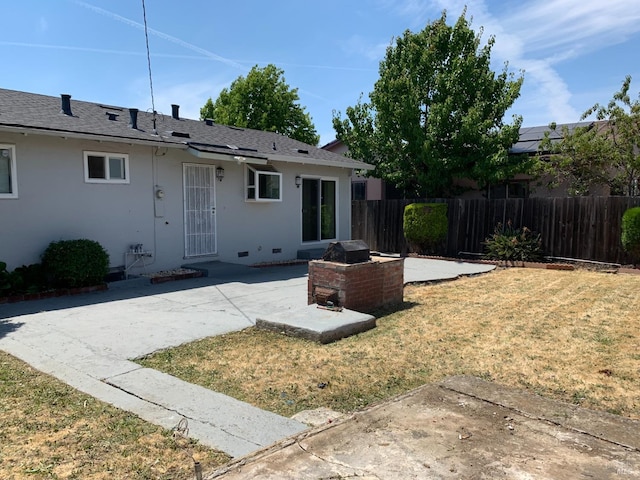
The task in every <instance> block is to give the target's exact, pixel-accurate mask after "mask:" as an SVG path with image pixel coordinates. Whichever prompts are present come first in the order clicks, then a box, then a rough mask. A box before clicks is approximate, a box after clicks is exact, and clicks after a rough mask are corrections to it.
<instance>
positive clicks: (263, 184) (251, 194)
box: [245, 165, 282, 202]
mask: <svg viewBox="0 0 640 480" xmlns="http://www.w3.org/2000/svg"><path fill="white" fill-rule="evenodd" d="M245 193H246V194H245V200H246V201H248V202H279V201H281V200H282V174H281V173H279V172H277V171H276V170H275V169H274V168H273V167H272V166H271V165H247V168H246V174H245Z"/></svg>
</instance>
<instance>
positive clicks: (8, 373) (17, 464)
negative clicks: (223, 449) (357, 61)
mask: <svg viewBox="0 0 640 480" xmlns="http://www.w3.org/2000/svg"><path fill="white" fill-rule="evenodd" d="M228 460H229V457H227V456H226V455H224V454H222V453H220V452H215V451H212V450H209V449H207V448H204V447H200V446H198V445H196V444H194V443H191V442H188V441H187V440H185V439H184V438H177V439H174V438H173V437H172V435H171V432H168V431H166V430H163V429H162V428H160V427H156V426H154V425H151V424H149V423H147V422H144V421H143V420H140V419H139V418H138V417H136V416H135V415H132V414H129V413H127V412H123V411H122V410H118V409H117V408H115V407H112V406H110V405H107V404H105V403H102V402H100V401H98V400H96V399H94V398H92V397H90V396H88V395H85V394H82V393H80V392H78V391H77V390H74V389H73V388H71V387H69V386H67V385H65V384H63V383H61V382H59V381H57V380H55V379H53V378H51V377H49V376H47V375H44V374H42V373H40V372H38V371H36V370H34V369H32V368H31V367H29V366H28V365H26V364H24V363H23V362H21V361H19V360H17V359H15V358H14V357H11V356H10V355H8V354H6V353H4V352H0V478H2V479H7V480H9V479H23V478H30V479H62V478H64V479H83V480H84V479H96V480H98V479H99V480H102V479H104V480H106V479H109V480H116V479H154V480H156V479H167V480H168V479H172V480H174V479H185V480H186V479H192V478H193V475H194V461H198V462H200V463H201V465H202V466H203V469H212V468H214V467H216V466H218V465H221V464H223V463H225V462H227V461H228Z"/></svg>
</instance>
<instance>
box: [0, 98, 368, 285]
mask: <svg viewBox="0 0 640 480" xmlns="http://www.w3.org/2000/svg"><path fill="white" fill-rule="evenodd" d="M369 168H371V167H370V166H369V165H367V164H365V163H363V162H359V161H356V160H352V159H349V158H346V157H344V156H342V155H338V154H334V153H331V152H329V151H326V150H321V149H319V148H317V147H314V146H311V145H307V144H304V143H302V142H299V141H296V140H292V139H290V138H287V137H284V136H282V135H279V134H276V133H270V132H261V131H256V130H249V129H244V128H236V127H229V126H223V125H217V124H214V123H213V122H210V121H208V120H207V121H195V120H187V119H184V118H180V116H179V107H178V106H177V105H172V111H171V115H161V114H153V113H151V112H142V111H138V110H136V109H134V108H130V109H128V108H122V107H115V106H110V105H102V104H99V103H90V102H83V101H76V100H72V99H71V97H70V96H69V95H62V96H61V97H60V98H57V97H49V96H43V95H36V94H31V93H25V92H18V91H11V90H4V89H0V219H1V221H2V228H1V229H0V260H1V261H4V262H6V263H7V268H8V269H10V270H11V269H13V268H16V267H19V266H20V265H23V264H30V263H36V262H39V261H40V255H41V254H42V253H43V251H44V250H45V248H46V247H47V245H48V244H49V243H50V242H52V241H57V240H64V239H79V238H88V239H91V240H96V241H98V242H100V244H101V245H102V246H103V247H104V248H105V249H106V250H107V252H108V253H109V256H110V264H111V268H112V269H114V270H115V269H120V270H122V269H125V268H126V269H127V270H128V271H129V272H133V273H141V271H142V270H143V269H145V270H146V271H149V272H153V271H159V270H164V269H170V268H175V267H178V266H180V265H182V264H184V263H194V262H197V261H208V260H222V261H227V262H234V263H243V264H256V263H263V262H277V261H286V260H291V259H294V258H296V257H297V255H298V251H301V250H302V251H304V250H309V249H313V248H315V249H319V248H325V247H326V246H327V245H328V243H329V242H330V241H335V240H347V239H349V238H350V235H351V205H350V201H349V200H350V189H351V179H350V176H351V174H352V171H353V170H354V169H358V170H360V169H369ZM141 252H142V253H141Z"/></svg>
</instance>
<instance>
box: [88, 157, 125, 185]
mask: <svg viewBox="0 0 640 480" xmlns="http://www.w3.org/2000/svg"><path fill="white" fill-rule="evenodd" d="M84 181H85V182H87V183H129V155H127V154H124V153H104V152H84Z"/></svg>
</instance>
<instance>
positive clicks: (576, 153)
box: [534, 123, 612, 196]
mask: <svg viewBox="0 0 640 480" xmlns="http://www.w3.org/2000/svg"><path fill="white" fill-rule="evenodd" d="M556 130H558V126H557V125H556V124H555V123H552V124H551V125H549V131H547V132H545V134H544V138H543V139H542V141H541V142H540V146H539V151H540V159H539V162H538V163H537V165H536V167H535V169H534V171H535V174H536V175H537V176H539V177H542V178H545V179H546V186H547V187H548V188H556V187H559V186H561V185H562V186H566V189H567V194H568V195H571V196H584V195H591V194H595V193H597V192H598V191H600V190H601V188H602V187H603V186H606V185H607V184H608V183H609V166H610V165H611V161H612V159H611V157H610V149H609V146H608V142H607V141H606V140H605V138H604V136H603V135H602V132H601V131H600V127H599V126H598V125H597V124H593V123H591V124H588V125H581V126H577V127H574V128H572V129H570V128H569V127H568V126H567V125H562V126H561V127H560V132H559V133H560V137H561V138H562V140H560V141H557V140H553V139H552V138H551V135H550V133H551V131H556Z"/></svg>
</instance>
